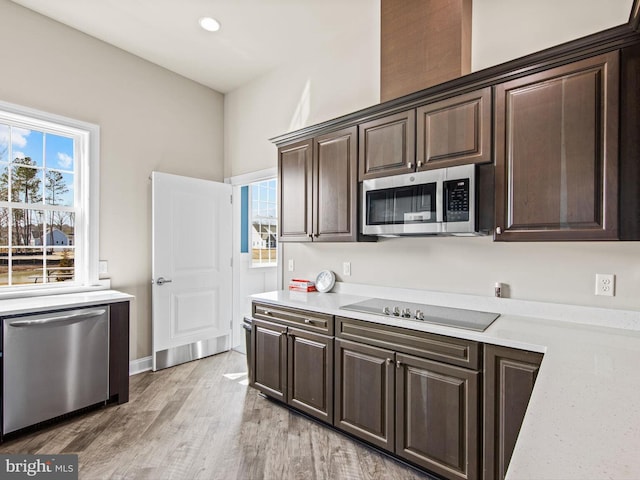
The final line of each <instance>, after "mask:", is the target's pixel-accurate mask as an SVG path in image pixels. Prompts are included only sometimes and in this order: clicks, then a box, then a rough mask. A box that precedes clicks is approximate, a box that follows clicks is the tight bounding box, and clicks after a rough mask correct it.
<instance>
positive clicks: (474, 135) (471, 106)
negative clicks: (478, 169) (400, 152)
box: [416, 87, 492, 170]
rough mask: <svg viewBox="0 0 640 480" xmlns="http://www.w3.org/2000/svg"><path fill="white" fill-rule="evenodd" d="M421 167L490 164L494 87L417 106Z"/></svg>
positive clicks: (417, 131) (417, 143)
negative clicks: (492, 91)
mask: <svg viewBox="0 0 640 480" xmlns="http://www.w3.org/2000/svg"><path fill="white" fill-rule="evenodd" d="M416 115H417V118H416V160H417V169H418V170H429V169H432V168H441V167H451V166H454V165H465V164H469V163H488V162H491V161H492V158H491V87H487V88H483V89H482V90H478V91H475V92H471V93H467V94H465V95H459V96H457V97H453V98H448V99H446V100H442V101H440V102H435V103H430V104H429V105H425V106H423V107H420V108H418V110H417V113H416Z"/></svg>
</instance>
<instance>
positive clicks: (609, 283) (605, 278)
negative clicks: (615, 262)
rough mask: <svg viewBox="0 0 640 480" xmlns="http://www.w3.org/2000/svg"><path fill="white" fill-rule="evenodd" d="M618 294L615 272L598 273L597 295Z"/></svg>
mask: <svg viewBox="0 0 640 480" xmlns="http://www.w3.org/2000/svg"><path fill="white" fill-rule="evenodd" d="M615 294H616V276H615V275H613V274H605V273H596V295H606V296H607V297H613V296H614V295H615Z"/></svg>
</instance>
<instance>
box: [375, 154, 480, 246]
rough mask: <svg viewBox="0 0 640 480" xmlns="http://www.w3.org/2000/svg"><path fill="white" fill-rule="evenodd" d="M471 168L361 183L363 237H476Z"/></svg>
mask: <svg viewBox="0 0 640 480" xmlns="http://www.w3.org/2000/svg"><path fill="white" fill-rule="evenodd" d="M476 217H477V212H476V166H475V165H461V166H457V167H448V168H441V169H436V170H425V171H423V172H415V173H407V174H403V175H394V176H391V177H382V178H375V179H372V180H364V181H363V182H362V233H363V234H364V235H379V236H398V235H433V234H448V235H477V234H478V228H477V222H476Z"/></svg>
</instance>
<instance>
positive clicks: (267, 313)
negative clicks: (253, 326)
mask: <svg viewBox="0 0 640 480" xmlns="http://www.w3.org/2000/svg"><path fill="white" fill-rule="evenodd" d="M262 313H263V315H271V311H269V310H264V311H263V312H262Z"/></svg>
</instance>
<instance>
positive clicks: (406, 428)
mask: <svg viewBox="0 0 640 480" xmlns="http://www.w3.org/2000/svg"><path fill="white" fill-rule="evenodd" d="M336 336H337V338H336V374H335V382H336V387H335V423H334V425H335V426H336V427H337V428H340V429H342V430H344V431H347V432H349V433H351V434H352V435H355V436H357V437H359V438H361V439H363V440H365V441H367V442H369V443H372V444H373V445H376V446H378V447H380V448H383V449H385V450H388V451H390V452H393V453H395V454H396V455H398V456H399V457H402V458H404V459H405V460H408V461H410V462H411V463H413V464H415V465H418V466H420V467H422V468H425V469H427V470H429V471H431V472H434V473H437V474H439V475H443V476H444V477H445V478H450V479H474V478H478V477H479V436H480V430H479V425H480V423H479V412H478V405H479V401H480V397H479V386H478V382H479V378H480V373H479V371H478V368H479V364H480V358H479V352H480V346H479V344H478V343H477V342H473V341H468V340H463V339H457V338H450V337H444V336H441V335H434V334H429V333H425V332H418V331H412V330H407V329H404V328H399V327H393V326H386V325H379V324H374V323H370V322H365V321H362V320H356V319H350V318H342V317H336ZM353 340H357V341H353ZM445 362H447V363H445ZM452 363H453V364H452ZM457 365H463V366H464V367H466V368H464V367H461V366H457Z"/></svg>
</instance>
